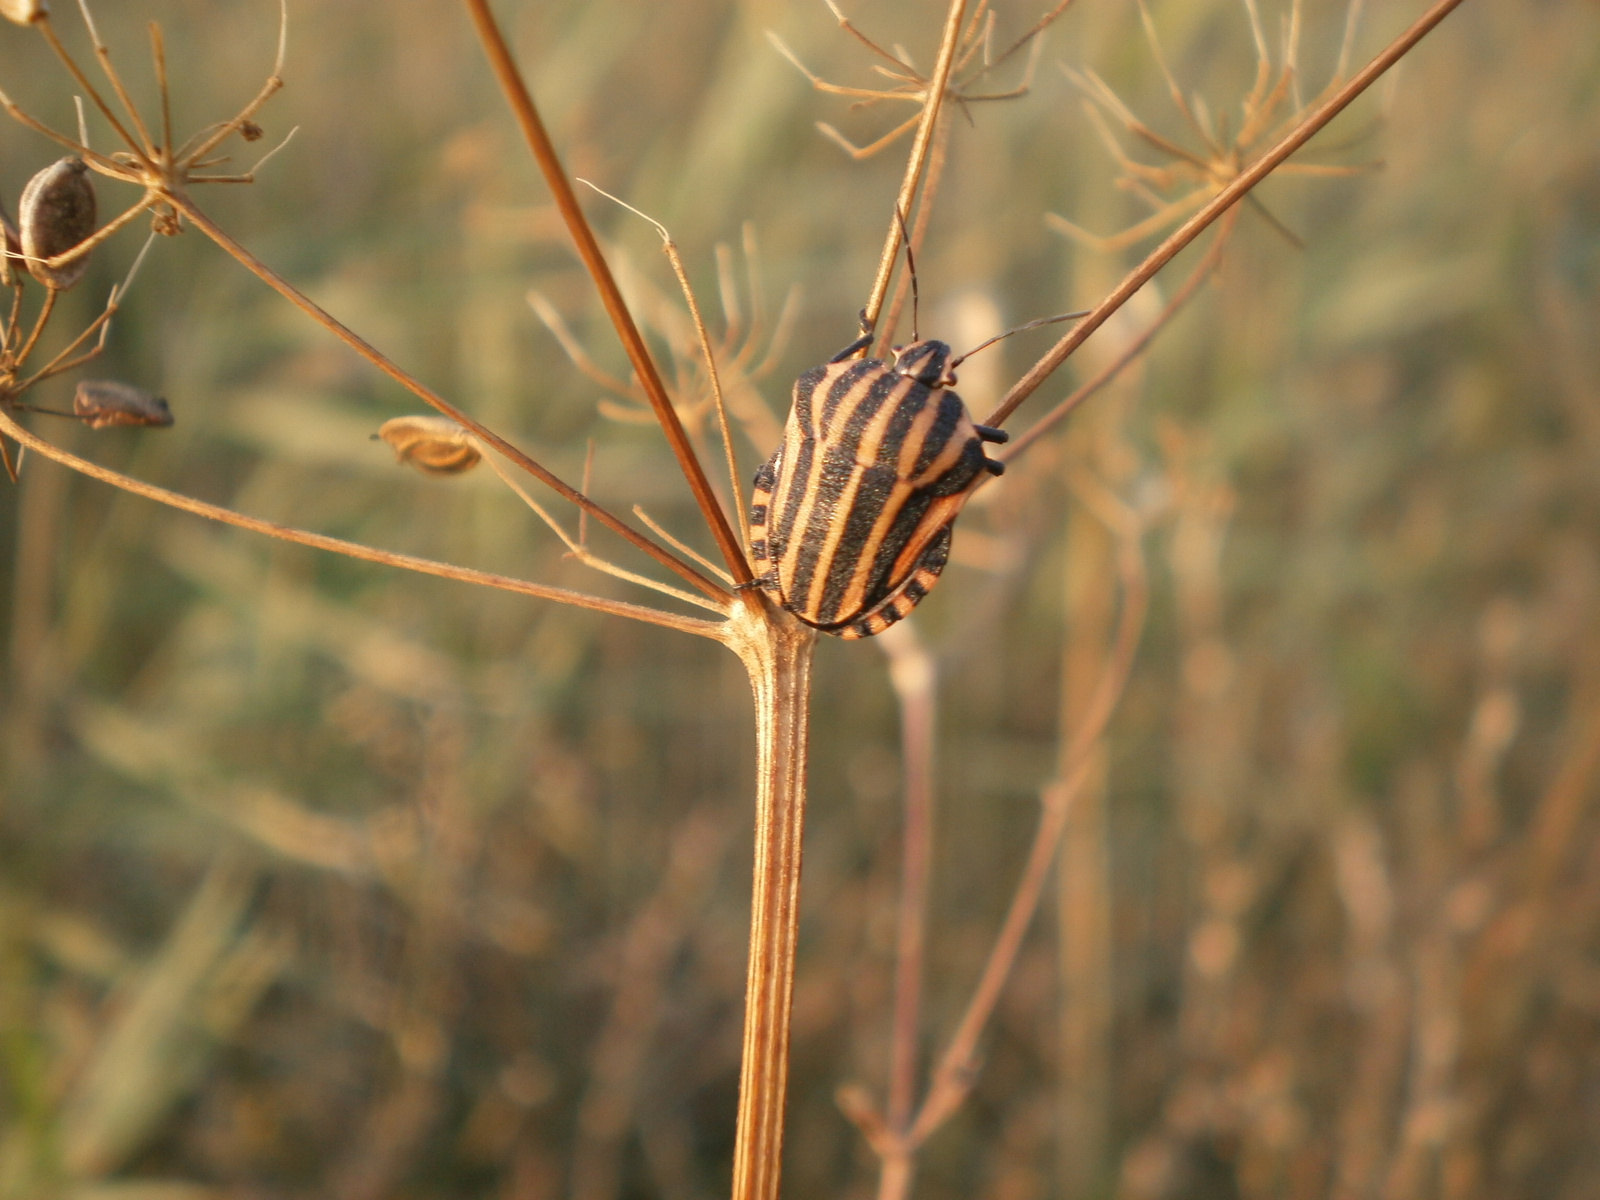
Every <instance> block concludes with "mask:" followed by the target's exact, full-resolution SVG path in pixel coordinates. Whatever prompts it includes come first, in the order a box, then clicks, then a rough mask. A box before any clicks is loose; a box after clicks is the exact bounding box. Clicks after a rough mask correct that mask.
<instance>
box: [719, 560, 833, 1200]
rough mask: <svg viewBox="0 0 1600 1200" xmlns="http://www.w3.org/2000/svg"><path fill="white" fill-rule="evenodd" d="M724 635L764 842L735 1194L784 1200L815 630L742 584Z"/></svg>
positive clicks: (755, 905) (743, 1199) (759, 851)
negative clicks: (740, 669)
mask: <svg viewBox="0 0 1600 1200" xmlns="http://www.w3.org/2000/svg"><path fill="white" fill-rule="evenodd" d="M740 595H741V603H739V604H738V605H737V606H736V607H735V609H734V612H733V616H732V617H731V618H730V620H729V622H728V624H727V627H726V631H725V634H724V639H725V641H726V642H727V644H728V646H729V647H730V648H731V649H732V650H733V651H734V652H735V653H736V654H738V655H739V657H740V659H741V660H742V661H743V662H744V665H745V670H746V671H748V672H749V675H750V686H751V690H752V691H753V693H754V695H755V710H756V711H755V716H756V749H757V752H756V842H755V880H754V888H753V895H752V900H751V913H750V965H749V976H748V980H747V983H746V987H745V1017H744V1058H743V1063H742V1066H741V1069H740V1074H739V1120H738V1129H737V1133H736V1139H737V1140H736V1143H735V1146H734V1158H733V1192H732V1195H733V1200H777V1197H778V1184H779V1179H780V1176H781V1172H782V1167H783V1122H784V1100H785V1092H786V1090H787V1085H788V1078H789V1019H790V1008H791V1003H792V1000H793V996H794V960H795V947H796V941H797V936H798V932H799V920H800V850H801V832H802V828H803V825H804V820H805V800H806V754H807V722H808V718H809V709H810V700H811V655H812V651H813V649H814V648H815V645H816V638H817V635H816V633H815V631H814V630H812V629H810V628H809V627H807V626H805V625H802V624H801V623H800V622H799V621H797V620H795V619H794V618H793V617H791V616H789V615H788V614H787V613H784V612H781V611H780V610H778V609H776V608H775V607H773V606H772V605H771V604H769V603H768V602H767V600H766V599H765V598H764V597H763V596H761V595H760V594H759V593H756V592H753V591H749V590H747V591H744V592H741V594H740Z"/></svg>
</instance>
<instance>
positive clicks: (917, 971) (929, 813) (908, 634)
mask: <svg viewBox="0 0 1600 1200" xmlns="http://www.w3.org/2000/svg"><path fill="white" fill-rule="evenodd" d="M877 641H878V645H879V647H880V648H881V649H882V650H883V651H884V653H885V654H886V655H887V656H888V658H889V681H890V683H891V684H892V685H893V687H894V692H895V698H896V699H897V700H898V701H899V704H900V747H901V761H902V767H901V769H902V772H903V774H904V777H905V803H904V813H905V818H904V829H903V830H902V832H901V835H900V836H901V843H902V845H901V851H900V863H901V865H900V913H899V918H898V930H897V933H896V937H895V983H894V1021H893V1026H892V1030H891V1033H890V1037H889V1093H888V1097H889V1098H888V1104H887V1106H886V1111H885V1118H886V1120H887V1123H888V1128H889V1130H890V1131H891V1132H892V1133H893V1134H895V1135H899V1136H903V1135H904V1134H905V1131H906V1128H907V1127H908V1126H909V1124H910V1122H911V1116H912V1112H913V1105H914V1104H915V1103H916V1082H917V1046H918V1042H919V1034H920V1033H921V1027H922V978H923V963H924V958H925V952H926V948H927V928H928V882H929V876H930V869H931V864H932V847H933V754H934V745H935V740H934V722H935V719H936V707H935V696H936V691H937V682H938V675H937V668H936V665H935V662H934V658H933V655H932V654H930V653H929V652H928V649H927V647H926V646H924V645H923V644H922V642H921V641H920V640H919V639H918V637H917V632H916V626H915V625H914V624H913V622H912V621H911V620H910V619H909V618H908V619H907V620H904V621H901V622H900V623H899V624H898V625H895V626H893V627H892V628H890V629H886V630H884V632H883V633H882V634H880V635H879V637H878V639H877Z"/></svg>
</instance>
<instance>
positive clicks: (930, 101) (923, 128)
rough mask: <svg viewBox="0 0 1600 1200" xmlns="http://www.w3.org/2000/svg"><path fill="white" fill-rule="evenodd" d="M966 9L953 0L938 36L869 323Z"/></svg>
mask: <svg viewBox="0 0 1600 1200" xmlns="http://www.w3.org/2000/svg"><path fill="white" fill-rule="evenodd" d="M966 11H967V3H966V0H950V8H949V11H948V13H947V14H946V16H945V21H944V34H943V36H942V37H941V38H940V39H939V57H938V60H937V61H936V62H935V64H934V68H933V74H932V75H931V76H930V77H929V79H928V94H927V95H926V96H925V97H924V98H923V101H922V123H921V124H919V125H918V126H917V136H916V137H915V138H914V139H913V141H912V143H911V156H910V157H909V158H908V159H907V160H906V173H905V178H904V179H903V180H902V181H901V183H900V195H899V196H898V197H897V198H896V200H895V205H896V212H895V218H894V219H893V220H891V221H890V222H889V235H888V237H886V238H885V239H884V243H883V253H882V254H881V255H879V256H878V277H877V278H876V279H875V280H873V283H872V293H871V296H870V297H869V298H868V300H867V308H866V314H867V323H868V324H869V325H870V324H875V323H876V322H877V320H878V314H879V313H881V312H882V311H883V301H884V298H885V297H887V296H888V294H889V278H890V276H892V275H893V274H894V264H895V260H896V259H897V258H898V257H899V255H900V219H901V216H902V215H903V214H908V213H910V212H911V205H912V203H913V201H915V200H916V198H917V185H918V183H920V182H921V180H922V169H923V167H924V165H926V163H927V161H928V152H929V149H930V148H931V147H932V145H933V133H934V129H935V127H936V126H937V125H938V123H939V109H940V108H941V107H942V106H943V104H944V93H945V89H946V88H947V87H949V86H950V72H951V70H952V69H953V68H954V66H955V61H956V50H957V48H958V47H959V45H960V42H961V20H962V18H963V17H964V16H965V15H966Z"/></svg>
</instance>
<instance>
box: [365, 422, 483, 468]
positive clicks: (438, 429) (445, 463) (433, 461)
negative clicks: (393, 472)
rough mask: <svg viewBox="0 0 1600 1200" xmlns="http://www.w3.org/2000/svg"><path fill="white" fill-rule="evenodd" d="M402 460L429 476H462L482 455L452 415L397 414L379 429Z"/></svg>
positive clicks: (470, 436) (383, 437) (469, 435)
mask: <svg viewBox="0 0 1600 1200" xmlns="http://www.w3.org/2000/svg"><path fill="white" fill-rule="evenodd" d="M378 436H379V437H380V438H382V439H383V440H384V441H386V442H388V443H389V445H390V446H391V447H393V448H394V456H395V458H396V459H398V460H399V461H400V462H404V463H410V464H411V465H412V466H414V467H416V468H417V470H419V471H422V472H424V473H425V474H428V475H459V474H461V472H463V471H470V470H471V469H472V468H473V467H475V466H477V465H478V460H479V459H481V458H482V457H483V455H482V454H480V453H479V452H478V447H477V445H476V443H475V442H474V441H473V439H472V435H471V434H470V433H468V432H467V431H466V430H465V429H464V428H463V427H462V426H460V425H458V424H456V422H454V421H452V420H451V419H450V418H449V417H395V418H394V419H393V420H390V421H385V422H384V423H383V424H382V425H381V426H379V428H378Z"/></svg>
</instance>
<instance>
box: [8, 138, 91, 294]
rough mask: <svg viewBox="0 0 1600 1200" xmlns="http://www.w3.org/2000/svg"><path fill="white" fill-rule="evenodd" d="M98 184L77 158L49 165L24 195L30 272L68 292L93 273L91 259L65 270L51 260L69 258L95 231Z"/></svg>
mask: <svg viewBox="0 0 1600 1200" xmlns="http://www.w3.org/2000/svg"><path fill="white" fill-rule="evenodd" d="M94 221H95V203H94V185H93V184H92V183H90V182H89V168H88V167H87V166H85V165H84V162H83V159H81V158H79V157H78V156H77V155H75V154H73V155H69V156H68V157H66V158H63V159H61V160H60V161H59V162H57V163H55V164H53V165H51V166H48V167H46V168H45V169H44V170H42V171H40V172H39V173H38V174H37V175H35V176H34V177H33V178H32V179H30V180H29V181H28V186H27V187H26V188H24V189H23V192H22V207H21V210H20V212H19V213H18V224H19V226H20V227H21V233H22V252H23V254H25V255H27V257H28V272H29V274H31V275H32V276H33V277H34V278H35V279H37V280H38V281H39V282H40V283H42V284H44V285H45V286H46V287H47V288H51V289H52V290H54V291H65V290H66V289H67V288H70V287H71V286H72V285H73V284H75V283H77V282H78V280H80V279H82V278H83V273H84V272H85V271H87V270H88V269H89V256H88V255H87V254H85V255H83V256H82V257H81V258H76V259H73V260H72V261H71V262H69V263H64V264H62V265H61V266H59V267H51V266H49V265H48V264H47V263H46V262H45V260H46V259H50V258H54V257H55V256H56V255H58V254H65V253H66V252H67V251H68V250H71V249H72V248H73V247H74V246H76V245H77V244H78V243H79V242H82V241H84V240H85V239H87V238H88V237H89V236H90V235H91V234H92V233H94Z"/></svg>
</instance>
